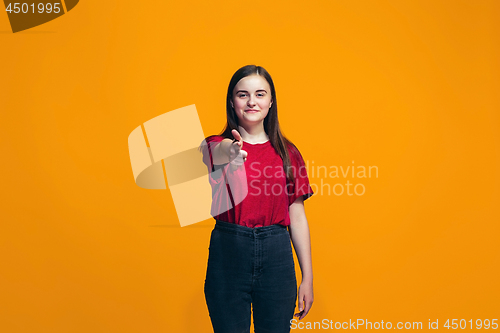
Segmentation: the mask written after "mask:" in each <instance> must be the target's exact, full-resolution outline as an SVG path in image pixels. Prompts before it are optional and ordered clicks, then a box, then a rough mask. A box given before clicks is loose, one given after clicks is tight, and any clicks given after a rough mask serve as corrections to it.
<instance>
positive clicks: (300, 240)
mask: <svg viewBox="0 0 500 333" xmlns="http://www.w3.org/2000/svg"><path fill="white" fill-rule="evenodd" d="M289 214H290V226H289V231H290V237H291V239H292V243H293V247H294V248H295V253H296V254H297V258H298V260H299V265H300V270H301V271H302V283H301V284H300V287H299V293H298V299H299V311H300V312H299V313H297V314H295V317H299V320H300V319H302V318H304V317H305V316H306V315H307V313H308V312H309V310H310V309H311V306H312V303H313V300H314V296H313V273H312V260H311V238H310V236H309V225H308V224H307V218H306V212H305V209H304V200H303V198H302V196H300V197H299V198H297V200H295V202H294V203H293V204H291V205H290V207H289ZM302 302H303V303H302Z"/></svg>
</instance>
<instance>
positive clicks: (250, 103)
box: [247, 95, 255, 107]
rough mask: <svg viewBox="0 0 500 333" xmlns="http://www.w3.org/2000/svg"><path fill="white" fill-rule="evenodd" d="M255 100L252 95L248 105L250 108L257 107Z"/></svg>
mask: <svg viewBox="0 0 500 333" xmlns="http://www.w3.org/2000/svg"><path fill="white" fill-rule="evenodd" d="M254 98H255V97H253V96H252V95H250V97H249V98H248V103H247V104H248V106H250V107H253V106H255V99H254Z"/></svg>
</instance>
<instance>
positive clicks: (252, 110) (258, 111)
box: [245, 110, 259, 112]
mask: <svg viewBox="0 0 500 333" xmlns="http://www.w3.org/2000/svg"><path fill="white" fill-rule="evenodd" d="M245 112H259V111H258V110H245Z"/></svg>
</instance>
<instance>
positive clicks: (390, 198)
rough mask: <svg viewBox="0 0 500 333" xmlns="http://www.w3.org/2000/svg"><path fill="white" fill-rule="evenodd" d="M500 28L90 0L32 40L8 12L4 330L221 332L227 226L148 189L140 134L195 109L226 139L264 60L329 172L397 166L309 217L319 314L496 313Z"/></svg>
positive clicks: (304, 138)
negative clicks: (217, 274) (135, 146)
mask: <svg viewBox="0 0 500 333" xmlns="http://www.w3.org/2000/svg"><path fill="white" fill-rule="evenodd" d="M499 15H500V2H498V1H496V0H494V1H485V0H484V1H475V2H474V1H451V0H450V1H435V0H434V1H396V0H395V1H322V2H319V1H314V0H312V1H306V2H303V1H300V2H298V1H297V2H288V1H282V2H281V3H276V2H273V1H251V2H234V1H225V2H223V1H198V2H196V3H193V2H187V3H182V2H180V1H168V2H167V1H159V0H158V1H148V2H136V1H134V2H132V1H129V2H125V1H116V0H115V1H96V0H87V1H81V2H80V3H79V4H78V6H77V7H75V9H73V10H72V11H71V12H69V13H68V14H66V15H64V16H62V17H60V18H58V19H56V20H54V21H51V22H48V23H46V24H44V25H41V26H39V27H36V28H33V29H30V30H27V31H25V32H20V33H17V34H12V32H11V31H10V26H9V23H8V19H7V14H6V13H5V12H2V13H0V39H1V45H2V55H1V63H2V72H1V76H0V77H1V87H0V103H1V104H0V105H1V109H2V131H1V156H2V164H1V173H2V176H3V177H2V194H1V196H2V197H1V212H2V216H1V219H2V230H1V233H0V253H1V254H0V256H1V257H0V259H1V269H0V331H2V332H9V333H10V332H120V333H125V332H210V331H211V324H210V319H209V316H208V311H207V309H206V305H205V299H204V294H203V283H204V278H205V271H206V264H207V258H208V244H209V238H210V232H211V230H212V226H213V224H214V222H213V220H207V221H204V222H201V223H198V224H195V225H192V226H188V227H185V228H181V227H180V226H179V223H178V220H177V215H176V212H175V209H174V205H173V201H172V198H171V196H170V193H169V191H168V190H167V191H161V190H156V191H155V190H145V189H142V188H139V187H138V186H137V185H136V184H135V183H134V179H133V176H132V170H131V166H130V160H129V155H128V147H127V137H128V135H129V133H130V132H131V131H132V130H133V129H134V128H136V127H137V126H139V125H140V124H141V123H143V122H145V121H147V120H149V119H151V118H153V117H155V116H158V115H160V114H163V113H165V112H168V111H170V110H174V109H177V108H180V107H183V106H186V105H190V104H196V107H197V109H198V113H199V116H200V120H201V123H202V126H203V129H204V131H205V134H206V135H209V134H216V133H218V132H219V131H220V130H221V129H222V127H223V125H224V121H225V113H224V112H225V109H224V108H225V100H224V99H225V92H226V89H227V85H228V83H229V79H230V77H231V75H232V74H233V73H234V72H235V71H236V70H237V69H238V68H239V67H241V66H243V65H246V64H258V65H261V66H263V67H265V68H266V69H267V70H268V71H269V72H270V73H271V75H272V76H273V79H274V81H275V84H276V89H277V101H278V102H279V115H280V123H281V126H282V129H283V132H284V134H285V135H286V136H287V137H289V138H290V139H291V140H292V141H293V142H294V143H295V144H296V145H297V146H298V147H299V149H300V150H301V152H302V155H303V156H304V159H305V160H308V161H309V163H310V164H312V161H314V164H315V165H324V166H343V167H347V166H351V165H353V163H352V161H354V165H356V166H358V165H363V166H377V167H378V169H379V177H378V178H371V179H357V178H356V179H351V178H350V177H348V178H347V179H344V178H340V179H324V182H325V181H326V182H328V183H330V184H332V185H333V184H336V183H342V184H345V183H346V181H347V180H350V182H351V184H356V183H363V184H364V185H365V188H366V192H365V194H364V195H362V196H356V195H354V196H348V195H346V194H344V195H341V196H336V195H334V194H330V195H328V194H327V193H324V194H320V193H316V194H315V195H314V196H313V197H311V198H310V199H308V200H307V201H306V202H305V207H306V214H307V218H308V221H309V225H310V230H311V237H312V254H313V269H314V288H315V289H314V292H315V294H314V295H315V302H314V305H313V308H312V310H311V312H310V313H309V315H308V316H307V317H306V318H305V319H304V321H321V320H323V319H325V318H326V319H329V320H333V321H334V322H335V321H345V320H347V321H348V320H349V319H352V320H356V319H358V318H361V319H368V320H370V321H372V322H374V321H381V320H384V322H387V321H392V322H393V323H394V324H395V323H396V322H398V321H403V322H404V321H422V322H423V324H424V328H425V329H426V328H427V323H428V319H431V320H436V319H439V320H440V325H442V324H443V323H444V321H445V320H446V319H448V318H450V319H452V318H458V319H466V320H469V319H473V320H475V319H487V318H489V319H493V318H498V317H499V309H500V305H499V303H498V299H499V297H500V290H499V287H498V279H499V268H498V267H499V253H500V252H499V250H500V249H499V244H498V239H499V221H500V213H499V210H498V203H499V199H500V186H499V184H500V179H499V174H498V172H499V170H500V134H499V133H500V132H499V130H500V116H499V111H500V99H499V98H498V91H499V90H500V65H499V62H498V59H499V58H500V21H499V20H498V17H499ZM310 181H311V182H312V183H318V184H319V183H320V178H317V177H311V178H310ZM193 207H196V203H193ZM297 277H298V281H299V282H300V270H299V268H298V266H297ZM440 329H444V328H442V327H441V328H440Z"/></svg>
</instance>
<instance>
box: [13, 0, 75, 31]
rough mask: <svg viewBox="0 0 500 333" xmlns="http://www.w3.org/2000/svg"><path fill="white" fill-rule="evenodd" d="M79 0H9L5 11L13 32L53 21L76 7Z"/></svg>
mask: <svg viewBox="0 0 500 333" xmlns="http://www.w3.org/2000/svg"><path fill="white" fill-rule="evenodd" d="M78 2H79V0H60V1H22V0H21V1H19V0H18V1H17V2H16V1H8V0H4V4H5V11H6V12H7V16H8V18H9V21H10V26H11V28H12V32H14V33H16V32H19V31H23V30H26V29H30V28H33V27H36V26H39V25H41V24H44V23H47V22H49V21H52V20H53V19H56V18H58V17H59V16H62V15H64V14H66V13H67V12H69V11H70V10H72V9H73V8H75V6H76V5H77V4H78Z"/></svg>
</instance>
